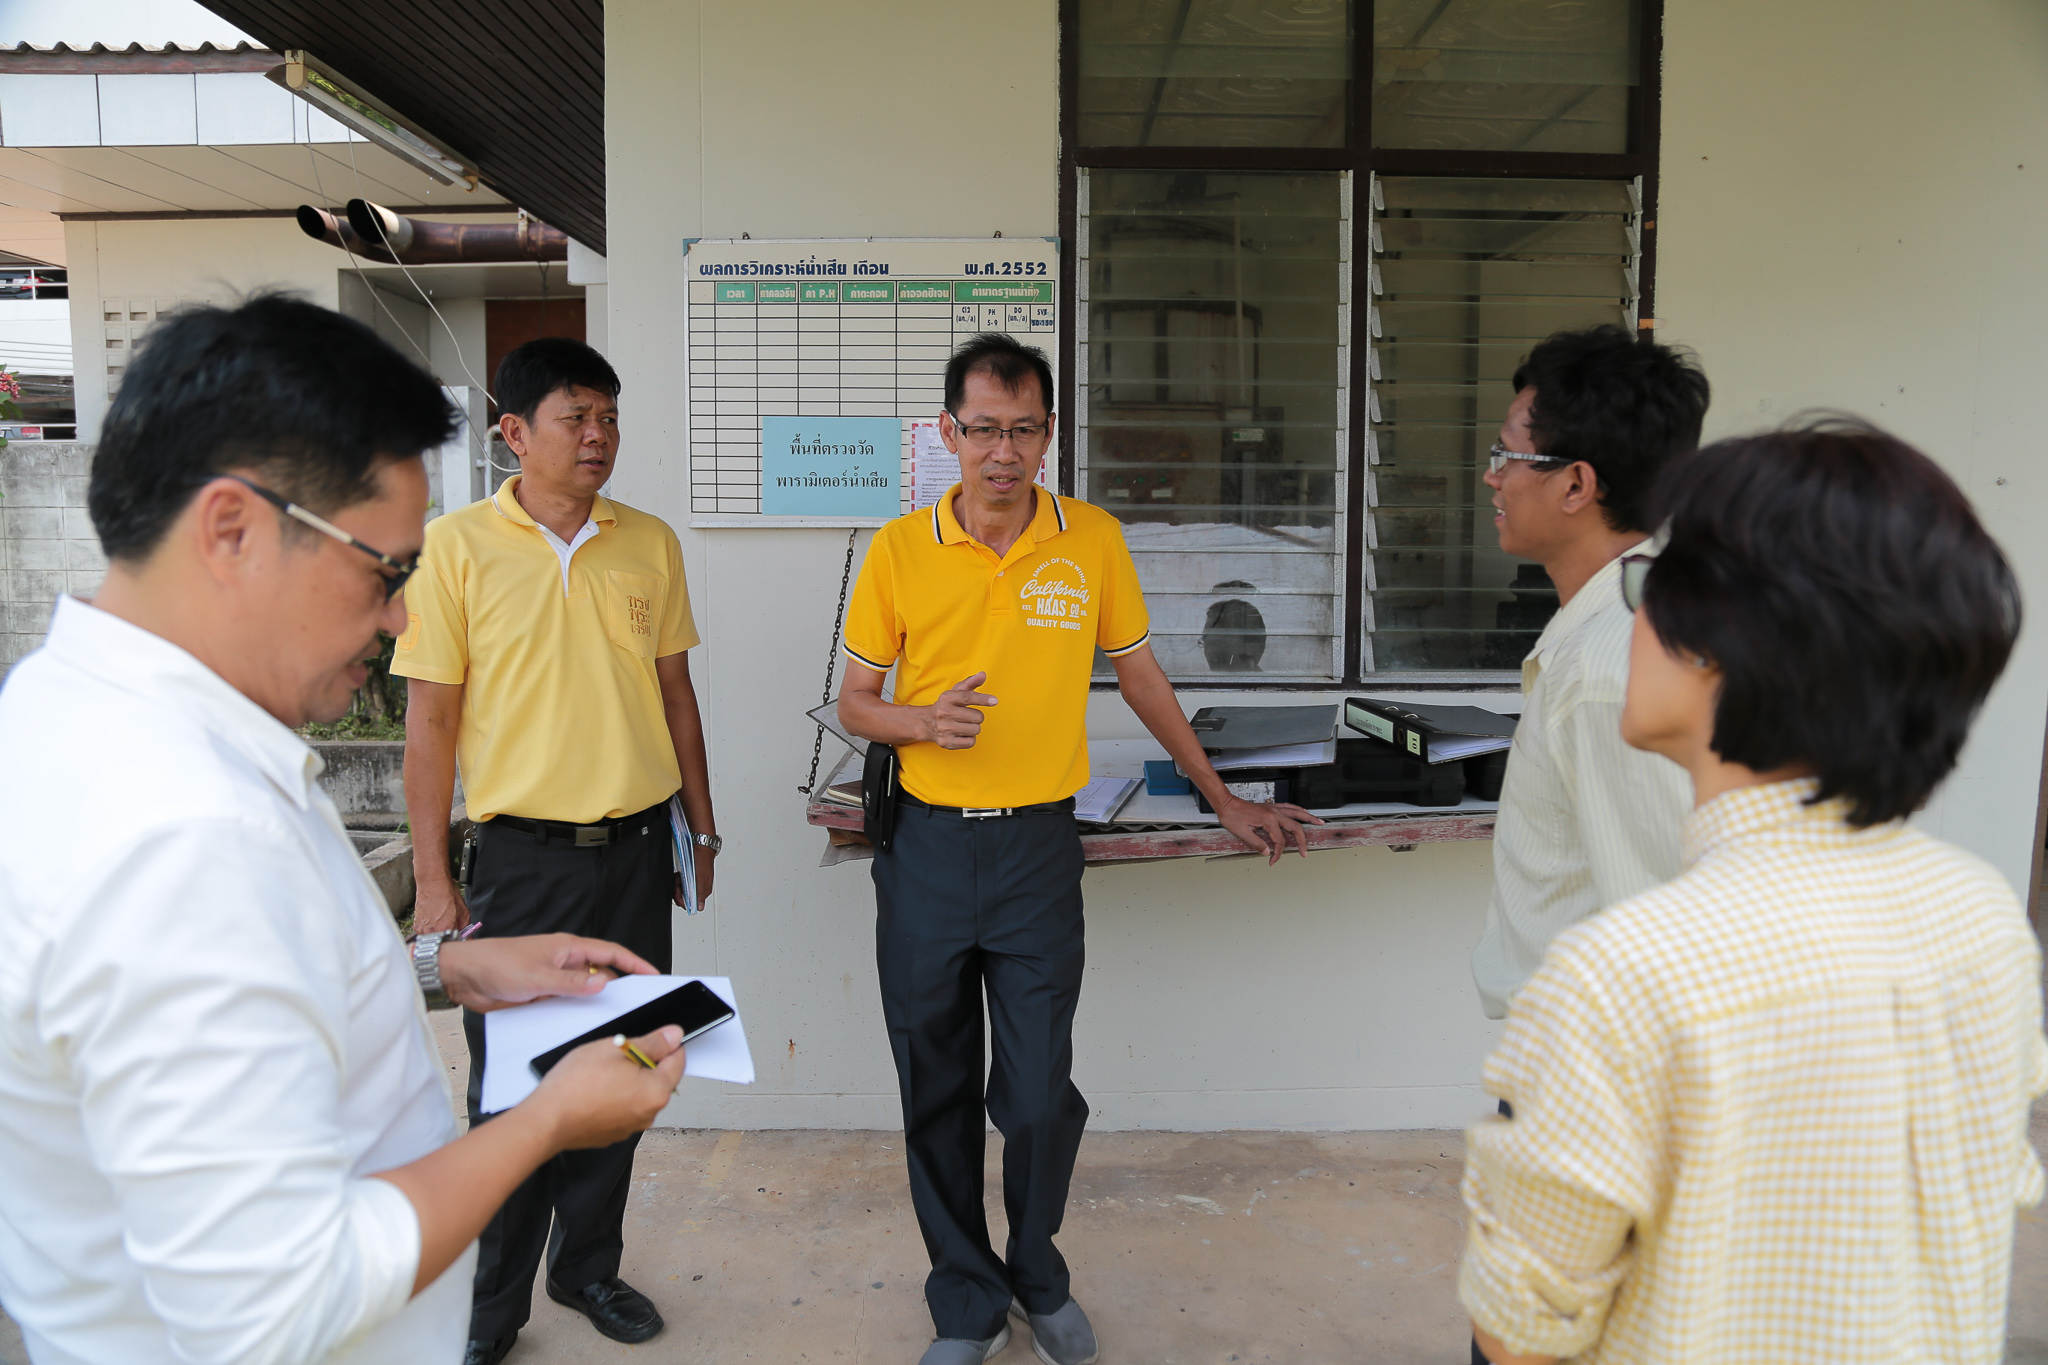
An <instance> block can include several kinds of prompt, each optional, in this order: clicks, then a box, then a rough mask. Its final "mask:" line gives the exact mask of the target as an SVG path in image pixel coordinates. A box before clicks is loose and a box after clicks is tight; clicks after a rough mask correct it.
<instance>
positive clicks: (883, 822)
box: [860, 740, 898, 853]
mask: <svg viewBox="0 0 2048 1365" xmlns="http://www.w3.org/2000/svg"><path fill="white" fill-rule="evenodd" d="M897 791H898V787H897V781H896V750H895V749H894V748H893V747H891V746H890V745H887V744H881V743H877V742H875V741H872V740H871V741H869V743H868V754H867V763H866V765H865V766H864V767H862V769H861V773H860V813H861V833H862V834H865V835H866V836H867V839H868V842H869V843H871V844H873V845H874V846H875V851H876V852H877V853H887V852H888V851H889V847H890V845H891V844H893V843H894V842H895V841H896V796H897Z"/></svg>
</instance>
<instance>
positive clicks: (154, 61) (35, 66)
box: [0, 43, 284, 75]
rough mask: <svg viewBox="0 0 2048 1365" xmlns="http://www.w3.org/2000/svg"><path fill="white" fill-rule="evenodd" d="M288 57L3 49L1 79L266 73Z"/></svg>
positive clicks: (215, 50)
mask: <svg viewBox="0 0 2048 1365" xmlns="http://www.w3.org/2000/svg"><path fill="white" fill-rule="evenodd" d="M283 60H284V58H283V57H281V56H279V55H278V54H277V53H275V52H272V51H271V50H270V49H268V48H263V47H258V46H256V45H255V44H254V43H236V44H235V45H234V46H233V47H215V46H214V45H213V44H212V43H199V44H197V45H191V44H185V43H163V44H152V43H130V44H128V46H126V47H108V46H107V45H106V44H105V43H93V44H91V45H90V46H87V47H75V46H73V45H72V44H70V43H55V44H52V45H51V46H49V47H38V46H36V45H35V44H34V43H16V44H15V45H14V46H12V47H0V74H8V75H124V74H134V75H141V74H145V73H150V74H155V73H161V74H167V75H181V74H183V73H185V72H188V71H268V70H269V69H270V68H271V67H273V66H276V65H277V64H278V63H279V62H281V61H283Z"/></svg>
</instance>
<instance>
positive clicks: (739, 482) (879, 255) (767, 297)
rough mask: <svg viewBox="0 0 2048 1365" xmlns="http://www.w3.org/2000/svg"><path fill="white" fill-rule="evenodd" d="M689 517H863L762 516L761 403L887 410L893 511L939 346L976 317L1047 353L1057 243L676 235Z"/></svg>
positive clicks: (828, 519) (1054, 328)
mask: <svg viewBox="0 0 2048 1365" xmlns="http://www.w3.org/2000/svg"><path fill="white" fill-rule="evenodd" d="M687 263H688V271H689V283H688V286H687V288H688V291H689V299H688V309H689V312H688V329H689V330H688V354H689V379H690V388H689V414H690V505H691V523H692V524H693V525H698V526H749V525H752V526H769V525H806V526H817V525H845V526H855V525H861V526H869V525H878V524H880V520H886V519H885V518H884V519H877V518H874V517H861V516H845V517H832V516H808V517H802V518H791V517H777V516H763V515H762V513H761V474H762V464H761V428H762V421H763V419H764V418H779V417H814V418H832V417H863V418H891V419H894V420H895V421H896V423H897V427H898V430H899V449H900V462H901V469H902V476H901V479H900V487H901V489H902V493H903V498H902V510H904V511H908V510H909V508H910V501H909V495H910V491H911V487H912V480H911V476H910V454H911V447H910V437H909V431H910V423H911V421H913V420H917V421H925V422H929V421H931V420H932V419H933V418H935V417H936V416H937V414H938V412H939V410H940V408H941V407H942V406H943V405H944V402H945V389H944V372H945V367H946V358H947V357H948V356H949V355H950V354H951V353H952V351H953V348H954V347H956V346H958V345H959V344H960V343H961V342H963V341H965V340H966V339H967V338H969V337H970V336H973V335H974V334H975V333H977V332H1007V333H1010V334H1011V335H1013V336H1015V337H1016V338H1017V339H1018V340H1020V341H1024V342H1027V343H1028V344H1031V345H1035V346H1040V347H1042V348H1044V350H1045V351H1046V352H1047V354H1048V356H1049V357H1051V356H1056V353H1057V348H1056V346H1055V345H1054V340H1055V337H1056V336H1057V332H1058V275H1057V269H1058V252H1057V247H1056V244H1055V243H1053V242H1050V241H1044V240H1040V239H1037V238H1031V239H1009V240H1006V239H1000V238H997V239H980V238H977V239H973V240H969V241H895V242H891V241H850V242H816V241H810V242H753V241H739V242H712V241H698V242H693V243H691V244H690V248H689V255H688V258H687Z"/></svg>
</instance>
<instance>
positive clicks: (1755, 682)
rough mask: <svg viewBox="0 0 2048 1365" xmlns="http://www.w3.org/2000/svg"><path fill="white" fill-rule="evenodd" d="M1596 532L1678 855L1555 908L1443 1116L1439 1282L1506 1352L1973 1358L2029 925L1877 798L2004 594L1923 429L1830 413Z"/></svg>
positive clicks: (2009, 897)
mask: <svg viewBox="0 0 2048 1365" xmlns="http://www.w3.org/2000/svg"><path fill="white" fill-rule="evenodd" d="M1661 502H1662V505H1663V506H1664V507H1666V508H1668V509H1671V512H1672V517H1671V521H1670V525H1669V537H1670V539H1669V543H1668V545H1667V547H1666V548H1665V549H1664V551H1663V552H1662V554H1661V555H1659V556H1658V557H1657V558H1656V559H1654V560H1650V559H1646V558H1645V559H1640V560H1636V561H1634V562H1631V561H1624V566H1623V567H1624V591H1625V595H1626V596H1627V599H1628V601H1629V604H1630V606H1631V607H1632V608H1635V609H1636V626H1635V640H1634V647H1633V650H1632V653H1631V656H1630V677H1629V689H1628V705H1627V709H1626V711H1625V712H1624V715H1623V719H1622V731H1623V735H1624V737H1625V738H1626V739H1627V740H1628V742H1629V743H1630V744H1633V745H1635V746H1636V747H1637V748H1640V749H1647V750H1650V751H1652V752H1655V753H1661V754H1663V755H1665V756H1666V757H1668V758H1671V759H1673V760H1674V761H1676V762H1677V763H1678V764H1679V765H1680V766H1682V767H1684V768H1685V769H1686V770H1687V771H1688V772H1689V773H1690V774H1691V776H1692V780H1693V785H1694V791H1695V802H1696V804H1695V808H1694V810H1693V812H1692V815H1691V817H1690V818H1689V820H1688V821H1687V825H1686V862H1687V869H1686V871H1685V872H1683V873H1682V874H1680V876H1679V877H1677V878H1676V879H1675V880H1673V881H1671V882H1667V883H1666V884H1664V885H1663V886H1660V887H1657V888H1655V889H1654V890H1651V891H1648V892H1645V893H1643V894H1642V895H1639V896H1636V897H1633V898H1632V899H1629V900H1626V901H1623V902H1621V903H1620V904H1618V905H1614V906H1611V907H1609V908H1608V909H1606V910H1603V911H1602V912H1600V913H1599V914H1598V915H1596V916H1594V917H1593V918H1591V919H1589V920H1587V921H1585V922H1583V923H1582V924H1580V925H1578V926H1577V927H1576V928H1574V929H1572V930H1571V931H1569V932H1567V933H1566V934H1564V935H1562V936H1560V937H1559V938H1558V939H1557V941H1556V942H1555V943H1554V944H1553V945H1552V947H1551V949H1550V953H1549V956H1548V957H1547V958H1546V959H1545V961H1544V964H1543V966H1542V968H1541V970H1539V971H1538V972H1537V974H1536V975H1535V977H1533V978H1532V979H1531V980H1530V981H1529V983H1528V984H1527V985H1526V986H1525V987H1523V988H1522V990H1521V992H1520V993H1519V994H1518V995H1517V996H1516V997H1515V1000H1514V1004H1513V1007H1512V1011H1511V1013H1510V1016H1509V1022H1508V1028H1507V1033H1506V1035H1505V1037H1504V1038H1503V1040H1502V1042H1501V1045H1500V1048H1499V1050H1498V1051H1496V1052H1495V1053H1494V1055H1493V1057H1492V1058H1491V1059H1490V1060H1489V1061H1488V1063H1487V1066H1486V1073H1485V1074H1486V1085H1487V1088H1488V1090H1490V1091H1491V1092H1492V1093H1493V1094H1495V1095H1498V1096H1499V1097H1501V1098H1502V1099H1504V1100H1506V1101H1508V1104H1509V1107H1510V1108H1511V1109H1512V1111H1513V1117H1512V1118H1505V1119H1496V1120H1489V1121H1487V1122H1484V1123H1481V1124H1479V1125H1477V1126H1476V1127H1474V1128H1473V1129H1472V1130H1471V1132H1470V1133H1469V1134H1468V1137H1467V1149H1468V1160H1467V1166H1466V1176H1465V1200H1466V1204H1467V1206H1468V1208H1469V1209H1470V1212H1471V1218H1470V1237H1469V1245H1468V1250H1467V1254H1466V1256H1465V1261H1464V1265H1463V1268H1462V1271H1461V1274H1460V1280H1459V1290H1460V1293H1461V1296H1462V1297H1463V1299H1464V1302H1465V1305H1466V1307H1467V1308H1468V1309H1469V1310H1470V1312H1471V1314H1472V1319H1473V1324H1474V1328H1475V1337H1476V1339H1477V1341H1478V1343H1479V1345H1480V1348H1481V1349H1482V1350H1483V1351H1484V1352H1485V1354H1486V1355H1487V1356H1488V1358H1490V1359H1491V1360H1493V1361H1496V1362H1527V1361H1534V1362H1542V1361H1547V1360H1551V1359H1556V1358H1559V1357H1572V1358H1574V1359H1577V1360H1582V1361H1593V1360H1597V1361H1607V1362H1618V1361H1630V1362H1679V1361H1698V1362H1707V1361H1712V1362H1729V1361H1755V1362H1781V1361H1782V1362H1793V1361H1821V1360H1853V1361H1856V1362H1858V1365H1881V1363H1882V1362H1900V1363H1901V1365H1904V1362H1929V1361H1942V1362H1980V1361H1981V1362H1986V1363H1987V1365H1989V1363H1990V1362H1996V1361H1998V1360H2000V1359H2001V1358H2002V1356H2003V1353H2004V1338H2005V1309H2006V1294H2007V1284H2008V1279H2009V1276H2010V1273H2011V1259H2012V1235H2013V1221H2014V1217H2015V1213H2016V1211H2017V1209H2018V1208H2019V1207H2021V1206H2028V1205H2032V1204H2034V1203H2036V1202H2038V1201H2039V1200H2040V1198H2041V1194H2042V1185H2043V1180H2042V1170H2041V1165H2040V1162H2039V1160H2038V1159H2037V1157H2036V1155H2035V1153H2034V1151H2033V1150H2032V1148H2031V1147H2030V1146H2029V1145H2028V1141H2027V1117H2028V1106H2029V1104H2030V1103H2031V1101H2032V1100H2033V1099H2034V1098H2035V1097H2036V1096H2039V1095H2041V1094H2042V1093H2044V1092H2048V1040H2044V1038H2043V1036H2042V1031H2041V989H2040V981H2041V956H2040V947H2039V944H2038V943H2037V942H2036V941H2035V938H2034V935H2033V934H2032V932H2031V931H2030V930H2029V928H2028V926H2027V923H2026V918H2025V915H2024V913H2023V911H2022V910H2021V908H2020V906H2019V904H2018V902H2017V901H2016V900H2015V899H2014V896H2013V893H2012V890H2011V888H2010V887H2008V886H2007V884H2006V882H2005V880H2004V879H2003V878H2002V877H2001V876H1999V874H1998V873H1997V872H1996V871H1994V870H1993V869H1992V868H1990V867H1989V866H1987V865H1986V864H1984V863H1983V862H1981V861H1979V860H1978V859H1976V858H1974V857H1972V856H1970V855H1969V854H1967V853H1964V852H1962V851H1961V850H1960V849H1957V848H1954V847H1952V846H1951V845H1948V844H1945V843H1943V842H1941V841H1940V840H1938V839H1934V838H1930V837H1929V836H1927V835H1926V834H1923V833H1921V832H1919V831H1917V830H1914V829H1912V828H1909V827H1908V826H1907V825H1906V824H1905V820H1906V817H1907V816H1909V815H1911V814H1912V813H1913V812H1914V811H1915V810H1917V809H1918V808H1919V807H1920V806H1921V805H1922V804H1923V803H1924V802H1925V801H1926V800H1927V798H1928V796H1929V795H1930V794H1931V793H1932V792H1933V790H1934V788H1935V787H1936V785H1937V784H1939V783H1940V781H1941V780H1942V779H1943V778H1944V777H1945V776H1947V774H1948V772H1949V770H1950V769H1951V768H1952V767H1953V766H1954V765H1955V761H1956V755H1957V753H1958V752H1959V751H1960V750H1961V748H1962V744H1963V739H1964V736H1965V734H1966V732H1967V730H1968V728H1969V723H1970V721H1971V719H1972V718H1973V717H1974V716H1975V715H1976V713H1977V710H1978V707H1979V706H1980V705H1981V704H1982V702H1983V700H1984V697H1985V694H1986V693H1987V692H1989V691H1990V688H1991V684H1992V683H1993V681H1994V680H1996V678H1997V677H1998V674H1999V672H2000V670H2001V669H2003V668H2004V666H2005V662H2006V659H2007V656H2008V655H2009V654H2010V652H2011V649H2012V644H2013V640H2014V637H2015V636H2016V634H2017V632H2018V628H2019V600H2018V593H2017V589H2016V588H2015V586H2014V582H2013V577H2012V573H2011V571H2010V569H2009V568H2008V567H2007V565H2006V562H2005V559H2004V557H2003V556H2002V555H2001V554H2000V553H1999V550H1998V548H1997V546H1996V545H1994V544H1993V543H1992V541H1991V538H1990V537H1989V536H1988V535H1987V534H1986V533H1985V531H1984V529H1983V527H1982V526H1981V525H1980V524H1979V523H1978V521H1977V518H1976V516H1975V514H1974V513H1973V512H1972V510H1971V508H1970V505H1969V503H1968V501H1967V500H1966V499H1965V498H1964V497H1963V495H1962V493H1961V492H1960V491H1959V490H1958V489H1957V488H1956V486H1955V485H1954V483H1952V482H1951V481H1950V480H1949V478H1948V477H1947V476H1946V475H1945V474H1943V473H1942V472H1941V470H1940V469H1938V468H1937V467H1936V466H1935V465H1934V463H1933V462H1932V461H1931V460H1929V459H1928V458H1927V457H1926V456H1924V455H1922V454H1920V453H1919V452H1917V451H1915V450H1913V449H1912V448H1910V447H1908V446H1906V445H1905V444H1903V443H1902V442H1899V441H1897V440H1895V439H1893V438H1892V437H1890V436H1887V435H1885V434H1883V433H1881V432H1878V431H1875V430H1872V429H1870V428H1867V427H1863V426H1860V425H1856V424H1853V423H1848V422H1839V421H1831V422H1825V423H1820V424H1816V425H1811V426H1807V427H1803V428H1800V429H1796V430H1787V431H1780V432H1774V433H1770V434H1766V435H1761V436H1755V437H1750V438H1747V439H1743V440H1736V441H1724V442H1721V443H1720V444H1718V445H1715V446H1711V447H1709V448H1707V449H1705V450H1702V451H1701V452H1699V454H1698V455H1696V456H1694V457H1692V458H1690V459H1689V460H1687V461H1685V462H1684V463H1683V464H1681V465H1680V466H1678V467H1676V468H1675V469H1673V470H1672V471H1671V473H1670V475H1669V476H1668V478H1667V487H1666V489H1665V490H1664V494H1663V497H1662V498H1661Z"/></svg>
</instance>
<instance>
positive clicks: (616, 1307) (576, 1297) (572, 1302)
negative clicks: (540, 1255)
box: [547, 1275, 665, 1345]
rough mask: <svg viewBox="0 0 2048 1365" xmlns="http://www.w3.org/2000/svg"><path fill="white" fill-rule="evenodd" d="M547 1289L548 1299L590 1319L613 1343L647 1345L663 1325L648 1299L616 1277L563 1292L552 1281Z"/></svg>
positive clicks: (562, 1289) (592, 1324)
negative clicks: (642, 1342) (643, 1343)
mask: <svg viewBox="0 0 2048 1365" xmlns="http://www.w3.org/2000/svg"><path fill="white" fill-rule="evenodd" d="M547 1287H548V1297H549V1298H551V1299H553V1300H554V1301H555V1302H556V1303H559V1304H562V1305H564V1306H565V1307H569V1308H573V1309H575V1310H576V1311H577V1312H579V1313H581V1314H582V1315H583V1316H584V1317H586V1318H589V1319H590V1325H591V1326H592V1327H595V1328H596V1329H597V1330H598V1331H599V1332H601V1333H603V1334H604V1335H605V1336H608V1337H610V1338H611V1339H612V1340H613V1341H623V1342H625V1343H626V1344H627V1345H632V1344H633V1343H634V1342H639V1341H646V1340H647V1339H648V1338H650V1337H652V1336H655V1335H656V1334H658V1333H659V1332H660V1331H661V1329H662V1327H663V1326H664V1325H665V1324H664V1323H663V1322H662V1320H661V1314H660V1313H659V1312H657V1311H656V1310H655V1307H654V1304H653V1303H652V1302H650V1301H649V1299H648V1297H647V1296H646V1295H645V1294H643V1293H641V1292H640V1291H639V1290H637V1289H635V1288H633V1286H632V1285H630V1284H627V1283H626V1282H625V1281H624V1280H622V1279H620V1278H619V1277H618V1276H616V1275H607V1276H606V1277H605V1278H604V1279H601V1280H599V1281H597V1282H596V1283H595V1284H586V1285H584V1286H583V1287H582V1288H581V1289H564V1288H562V1286H560V1285H558V1284H556V1283H555V1282H554V1281H553V1280H549V1281H548V1282H547Z"/></svg>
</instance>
